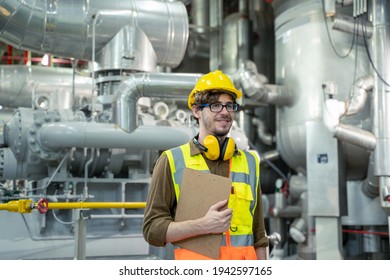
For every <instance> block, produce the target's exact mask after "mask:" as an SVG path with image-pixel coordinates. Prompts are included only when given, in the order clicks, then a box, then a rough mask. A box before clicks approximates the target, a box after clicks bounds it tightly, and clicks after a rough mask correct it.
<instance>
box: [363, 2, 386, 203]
mask: <svg viewBox="0 0 390 280" xmlns="http://www.w3.org/2000/svg"><path fill="white" fill-rule="evenodd" d="M389 9H390V2H389V1H381V0H372V1H370V14H369V18H370V19H372V25H373V35H372V37H371V41H370V43H369V44H367V41H365V43H366V45H367V46H368V51H369V52H370V53H371V62H372V66H373V67H372V68H373V71H375V87H374V90H373V102H372V106H373V113H372V115H373V118H372V119H373V133H374V135H375V136H376V141H377V145H376V147H375V150H374V160H375V168H374V175H375V176H379V183H380V185H379V186H380V195H381V197H380V201H381V205H382V206H383V207H390V203H389V201H388V200H387V193H388V190H389V189H390V163H389V160H388V159H389V158H390V110H389V108H390V96H389V91H390V85H389V83H390V65H389V63H388V61H389V59H390V54H389V51H388V48H387V46H388V44H389V41H390V27H389V26H390V14H389V13H385V12H384V11H389Z"/></svg>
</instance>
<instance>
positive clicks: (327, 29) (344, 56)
mask: <svg viewBox="0 0 390 280" xmlns="http://www.w3.org/2000/svg"><path fill="white" fill-rule="evenodd" d="M321 3H322V11H323V16H324V22H325V27H326V32H327V34H328V38H329V42H330V45H331V46H332V49H333V51H334V52H335V54H336V55H337V56H338V57H340V58H347V57H348V56H349V55H350V54H351V51H352V49H353V46H354V45H355V36H356V31H354V35H353V37H352V42H351V46H350V48H349V50H348V52H347V53H346V54H345V55H342V54H339V53H338V51H337V50H336V47H335V45H334V43H333V40H332V37H331V36H330V32H329V27H328V24H327V17H326V11H325V0H322V1H321ZM354 30H356V20H355V22H354Z"/></svg>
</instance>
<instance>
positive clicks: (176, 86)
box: [113, 73, 201, 137]
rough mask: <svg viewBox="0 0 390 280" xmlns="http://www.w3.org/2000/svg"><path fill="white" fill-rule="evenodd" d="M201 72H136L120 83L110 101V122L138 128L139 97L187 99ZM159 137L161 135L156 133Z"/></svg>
mask: <svg viewBox="0 0 390 280" xmlns="http://www.w3.org/2000/svg"><path fill="white" fill-rule="evenodd" d="M200 77H201V74H181V73H138V74H134V75H132V76H131V77H130V78H129V79H127V80H126V81H124V82H122V83H121V84H120V85H119V87H118V90H117V93H116V95H115V98H114V101H113V122H114V123H116V124H117V125H118V126H119V127H121V128H122V129H124V130H126V131H127V132H132V131H134V130H135V129H136V128H137V127H138V117H137V100H138V99H139V98H140V97H142V96H147V97H159V98H163V97H168V98H175V99H179V98H182V99H187V98H188V95H189V93H190V92H191V90H192V89H193V87H194V86H195V83H196V81H197V80H198V79H199V78H200ZM158 137H160V136H158Z"/></svg>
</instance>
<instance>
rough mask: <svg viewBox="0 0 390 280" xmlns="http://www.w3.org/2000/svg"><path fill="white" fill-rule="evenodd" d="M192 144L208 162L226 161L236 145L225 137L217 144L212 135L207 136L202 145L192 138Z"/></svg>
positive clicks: (215, 138) (217, 141)
mask: <svg viewBox="0 0 390 280" xmlns="http://www.w3.org/2000/svg"><path fill="white" fill-rule="evenodd" d="M194 143H195V144H196V145H198V146H199V147H200V148H201V149H202V150H203V152H204V154H205V156H206V157H207V158H208V159H209V160H225V161H226V160H228V159H230V158H231V157H232V156H233V154H234V152H235V150H236V144H235V143H234V140H233V139H232V138H229V137H226V138H225V140H224V141H223V142H222V143H221V145H220V144H219V140H218V138H217V137H215V136H214V135H207V136H206V137H205V138H204V140H203V145H202V144H201V143H199V141H198V140H197V139H196V138H194Z"/></svg>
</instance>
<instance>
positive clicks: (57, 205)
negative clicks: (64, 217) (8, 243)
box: [0, 199, 146, 214]
mask: <svg viewBox="0 0 390 280" xmlns="http://www.w3.org/2000/svg"><path fill="white" fill-rule="evenodd" d="M145 206H146V202H50V203H49V202H47V200H45V199H41V200H40V201H38V202H37V203H33V202H32V200H31V199H21V200H12V201H9V202H8V203H4V204H0V210H7V211H10V212H19V213H22V214H25V213H31V211H32V209H38V211H39V212H41V213H46V212H47V210H49V209H97V208H99V209H102V208H131V209H139V208H145Z"/></svg>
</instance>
